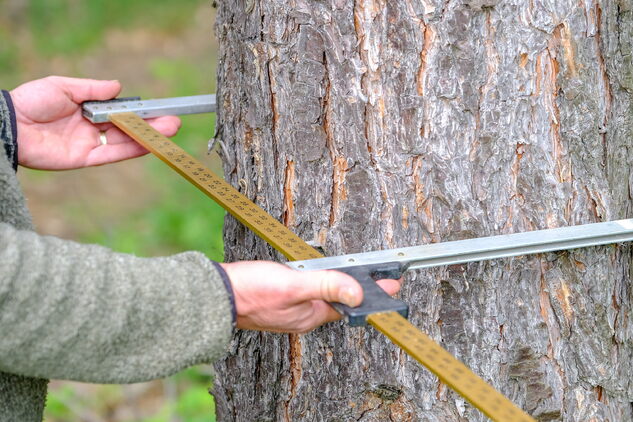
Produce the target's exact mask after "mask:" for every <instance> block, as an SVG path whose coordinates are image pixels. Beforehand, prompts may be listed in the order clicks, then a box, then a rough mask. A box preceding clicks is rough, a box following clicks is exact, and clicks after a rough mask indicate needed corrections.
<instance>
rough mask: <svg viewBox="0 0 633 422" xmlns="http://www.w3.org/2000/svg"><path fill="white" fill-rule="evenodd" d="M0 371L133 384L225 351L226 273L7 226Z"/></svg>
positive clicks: (201, 260)
mask: <svg viewBox="0 0 633 422" xmlns="http://www.w3.org/2000/svg"><path fill="white" fill-rule="evenodd" d="M0 262H1V263H2V264H1V265H0V332H1V334H0V371H4V372H9V373H13V374H18V375H25V376H30V377H39V378H53V379H68V380H76V381H84V382H95V383H130V382H140V381H145V380H150V379H154V378H159V377H164V376H167V375H170V374H172V373H174V372H177V371H179V370H181V369H183V368H186V367H188V366H191V365H195V364H199V363H210V362H212V361H214V360H215V359H217V358H219V357H220V356H221V355H222V354H223V353H224V352H225V350H226V348H227V346H228V342H229V340H230V338H231V334H232V330H233V321H232V319H231V312H232V306H231V298H230V296H229V293H228V292H227V289H226V287H225V285H224V282H223V280H222V277H223V273H222V272H221V271H219V270H218V268H217V267H216V266H215V265H216V264H214V263H213V262H211V261H209V260H208V259H207V258H206V257H205V256H204V255H203V254H200V253H198V252H186V253H182V254H179V255H174V256H170V257H163V258H139V257H135V256H133V255H127V254H122V253H116V252H113V251H111V250H109V249H107V248H104V247H101V246H98V245H86V244H79V243H75V242H72V241H68V240H62V239H59V238H55V237H48V236H40V235H38V234H36V233H34V232H32V231H29V230H18V229H16V228H14V227H13V226H11V225H8V224H4V223H0Z"/></svg>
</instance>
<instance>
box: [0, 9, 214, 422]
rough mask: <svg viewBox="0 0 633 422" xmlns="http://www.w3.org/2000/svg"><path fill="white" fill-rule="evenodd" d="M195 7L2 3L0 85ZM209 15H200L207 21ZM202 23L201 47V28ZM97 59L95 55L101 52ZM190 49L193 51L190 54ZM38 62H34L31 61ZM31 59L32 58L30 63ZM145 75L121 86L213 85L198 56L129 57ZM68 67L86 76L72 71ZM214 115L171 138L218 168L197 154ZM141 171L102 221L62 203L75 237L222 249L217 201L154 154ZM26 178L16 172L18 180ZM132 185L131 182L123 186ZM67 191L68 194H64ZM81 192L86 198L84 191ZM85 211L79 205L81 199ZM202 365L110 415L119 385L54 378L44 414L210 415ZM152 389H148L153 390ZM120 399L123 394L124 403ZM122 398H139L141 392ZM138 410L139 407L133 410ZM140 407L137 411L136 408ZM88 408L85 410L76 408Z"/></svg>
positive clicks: (174, 27) (191, 120) (172, 26)
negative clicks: (108, 220) (139, 184)
mask: <svg viewBox="0 0 633 422" xmlns="http://www.w3.org/2000/svg"><path fill="white" fill-rule="evenodd" d="M200 7H209V8H210V7H211V5H210V2H209V1H208V0H163V1H161V2H156V1H153V0H134V1H129V0H91V1H81V0H28V1H24V2H12V3H10V4H9V5H8V6H7V7H6V8H5V10H4V11H3V14H2V15H0V68H1V69H3V70H2V73H1V74H0V87H2V88H5V89H6V88H11V87H13V86H15V85H17V84H18V83H21V82H24V81H25V79H24V77H25V76H24V75H35V74H39V73H42V72H46V69H47V61H49V60H50V61H51V62H55V63H59V62H62V64H64V63H67V64H68V68H70V69H76V68H77V67H75V63H77V62H81V60H82V59H84V58H87V57H92V56H93V55H95V54H97V53H96V52H97V51H98V50H99V48H100V46H101V45H102V44H103V42H104V39H105V37H106V36H107V34H108V32H109V31H111V30H117V31H127V30H129V31H133V30H135V29H138V28H145V29H148V30H151V31H157V32H159V33H160V34H161V35H162V36H163V38H168V37H172V38H176V39H178V37H179V36H180V35H181V33H182V32H183V31H185V30H187V28H188V27H189V26H190V25H191V22H193V21H194V18H195V13H196V12H197V11H198V10H200ZM210 26H211V23H209V27H210ZM210 32H211V31H209V48H212V46H211V36H210ZM101 59H105V58H101ZM193 59H199V58H197V57H194V58H193ZM38 63H39V65H38ZM38 66H39V68H38ZM139 66H142V67H143V70H144V71H145V72H146V73H149V75H150V76H151V79H152V81H151V83H147V84H146V85H143V84H142V83H141V84H138V85H136V86H132V87H130V86H128V87H127V88H128V92H126V93H125V94H130V95H131V94H135V95H136V94H140V95H143V96H144V97H149V96H152V95H153V94H152V89H153V88H152V87H155V86H156V85H159V86H160V87H161V93H160V95H169V96H172V95H173V96H180V95H195V94H199V93H207V92H209V90H210V89H211V90H213V89H214V86H213V82H212V81H211V80H210V79H211V77H210V76H209V75H211V72H212V69H211V68H210V67H207V66H206V65H203V66H201V65H200V61H199V60H197V61H195V62H194V60H192V61H189V60H187V59H179V60H168V59H165V58H164V57H161V56H156V57H152V58H151V59H150V60H148V61H146V62H143V63H141V64H139ZM72 76H86V77H89V76H91V75H81V74H75V75H72ZM214 119H215V116H214V115H201V116H184V117H183V127H182V129H181V131H180V133H179V134H178V135H177V136H176V137H175V138H174V141H175V142H176V143H178V144H179V145H180V146H182V147H183V148H184V149H185V150H187V152H189V153H190V154H192V155H194V156H196V157H197V158H199V159H200V160H201V161H203V162H205V164H207V165H208V166H209V167H211V168H212V170H214V171H216V173H221V168H220V162H219V160H218V159H217V157H216V156H214V154H207V140H208V139H209V138H210V137H211V136H212V134H213V130H214V129H213V126H214V123H215V121H214ZM141 160H143V163H144V166H143V167H144V169H143V170H142V171H143V176H142V177H143V180H144V182H145V183H146V187H147V190H148V191H150V192H151V193H152V195H151V196H150V197H151V199H149V200H147V202H146V203H144V204H143V206H142V207H140V208H135V209H134V210H133V211H132V212H128V213H126V214H124V215H119V216H118V218H117V222H116V224H114V225H110V226H108V227H107V228H104V227H95V225H94V224H92V225H91V224H85V225H82V224H81V222H82V219H85V218H86V216H85V215H83V214H85V213H82V208H81V206H80V205H78V204H73V203H70V204H67V205H66V206H65V207H64V208H63V210H64V212H65V215H64V219H65V220H67V221H69V222H72V223H70V224H73V226H74V227H80V229H78V230H77V235H76V240H79V241H83V242H92V243H99V244H102V245H105V246H108V247H110V248H112V249H114V250H117V251H120V252H129V253H135V254H138V255H142V256H158V255H165V254H171V253H178V252H182V251H185V250H199V251H202V252H204V253H205V254H206V255H207V256H209V257H210V258H211V259H214V260H218V261H221V260H222V258H223V247H222V235H221V233H222V224H223V216H224V211H223V210H222V209H221V208H220V207H219V206H218V205H216V204H215V203H213V201H211V200H210V199H208V198H207V197H206V196H205V195H204V194H202V193H201V192H199V191H198V190H197V189H196V188H195V187H193V186H191V185H190V184H189V183H187V182H186V181H185V180H184V179H182V178H180V177H179V176H177V174H176V173H175V172H173V171H172V170H171V169H169V168H168V167H167V166H166V165H165V164H163V163H162V162H160V161H159V160H158V159H156V158H154V157H147V158H143V159H141ZM20 172H21V173H22V176H23V177H24V179H23V183H27V184H28V183H33V184H40V183H44V182H45V181H46V180H49V179H53V180H55V177H56V176H55V175H51V174H49V173H42V172H33V171H26V170H24V169H22V170H20ZM24 180H26V182H24ZM129 194H130V195H135V192H130V193H129ZM71 196H72V195H71ZM83 201H84V202H85V201H88V202H89V201H90V198H84V199H83ZM84 211H85V209H84ZM204 371H205V370H204V369H200V368H190V369H188V370H186V371H183V372H182V373H180V374H177V375H175V376H173V377H170V378H168V379H166V380H162V381H157V382H155V383H154V384H153V385H152V387H151V389H150V391H149V392H148V393H147V394H145V395H143V400H149V399H150V398H152V397H153V398H154V399H155V398H156V396H158V397H159V401H160V402H159V404H158V405H156V403H154V404H153V405H152V406H148V407H151V408H152V409H155V411H153V412H152V413H151V414H149V415H147V414H144V415H143V416H142V417H131V418H127V419H126V417H125V416H118V417H115V416H113V415H115V414H119V413H121V412H119V413H117V411H116V410H117V409H120V408H122V407H125V406H126V403H127V402H128V401H129V400H130V399H129V397H127V396H126V394H127V393H126V391H129V390H126V388H127V387H122V386H117V385H102V386H88V385H86V386H82V385H78V384H61V385H56V387H55V388H52V389H51V392H50V394H49V397H48V402H47V407H46V413H45V420H46V421H49V422H58V421H64V422H75V421H80V420H98V421H105V420H108V421H110V420H112V421H115V420H116V421H117V422H128V421H129V422H131V421H135V422H168V421H191V422H197V421H210V420H211V421H213V420H215V419H214V416H213V415H214V402H213V398H212V396H210V395H209V393H208V392H207V389H208V388H209V386H210V385H211V383H212V378H211V376H210V375H209V374H207V373H205V372H204ZM154 390H156V392H154ZM127 405H129V403H128V404H127ZM131 406H132V407H134V406H138V407H143V406H145V405H144V404H143V402H142V401H139V402H138V403H133V404H132V405H131ZM141 413H143V412H141ZM145 413H146V412H145ZM88 414H89V415H91V416H90V418H88V417H86V415H88Z"/></svg>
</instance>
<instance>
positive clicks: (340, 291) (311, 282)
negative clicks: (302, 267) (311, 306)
mask: <svg viewBox="0 0 633 422" xmlns="http://www.w3.org/2000/svg"><path fill="white" fill-rule="evenodd" d="M299 274H301V276H300V278H301V280H298V282H297V283H293V288H295V289H296V290H297V291H296V299H297V300H298V301H307V300H315V299H317V300H325V301H326V302H340V303H344V304H345V305H348V306H358V305H360V304H361V302H362V301H363V289H362V288H361V286H360V284H358V282H357V281H356V280H354V278H352V277H350V276H349V275H347V274H344V273H341V272H338V271H310V272H304V273H299Z"/></svg>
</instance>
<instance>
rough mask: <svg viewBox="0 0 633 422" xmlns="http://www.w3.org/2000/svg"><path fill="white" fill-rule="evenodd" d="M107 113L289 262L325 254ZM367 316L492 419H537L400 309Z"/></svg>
mask: <svg viewBox="0 0 633 422" xmlns="http://www.w3.org/2000/svg"><path fill="white" fill-rule="evenodd" d="M109 117H110V121H111V122H112V123H113V124H114V125H116V126H117V127H118V128H119V129H121V130H122V131H123V132H125V133H126V134H127V135H129V136H130V137H131V138H133V139H134V140H136V141H137V142H138V143H140V144H141V145H143V146H144V147H145V148H147V149H148V150H149V151H151V152H152V153H153V154H154V155H156V156H157V157H158V158H160V159H161V160H162V161H163V162H165V163H166V164H167V165H169V166H170V167H171V168H172V169H174V170H175V171H176V172H178V173H179V174H180V175H181V176H183V177H184V178H185V179H187V180H188V181H189V182H191V183H192V184H193V185H195V186H196V187H197V188H198V189H200V190H201V191H203V192H204V193H205V194H206V195H207V196H209V197H210V198H211V199H213V200H214V201H216V202H217V203H218V204H220V205H221V206H222V207H223V208H224V209H225V210H227V211H228V212H230V213H231V214H232V215H233V216H234V217H235V218H236V219H237V220H239V221H240V222H241V223H242V224H244V225H245V226H247V227H248V228H250V229H251V230H253V231H254V232H255V233H256V234H257V235H258V236H259V237H261V238H262V239H264V240H265V241H267V242H268V243H269V244H270V245H271V246H273V247H274V248H275V249H277V250H278V251H279V252H281V253H282V254H283V255H285V256H286V258H288V259H289V260H290V261H298V260H310V259H315V258H322V257H323V255H321V254H320V253H319V252H318V251H316V250H315V249H314V248H312V247H311V246H309V245H308V244H307V243H305V241H304V240H303V239H301V238H300V237H298V236H297V235H295V234H294V233H292V231H290V229H288V228H287V227H286V226H284V225H283V224H281V223H280V222H279V221H277V220H276V219H274V218H273V217H272V216H271V215H270V214H268V213H267V212H266V211H264V210H263V209H262V208H260V207H259V206H257V205H256V204H254V203H253V202H252V201H251V200H250V199H248V198H247V197H246V196H244V195H243V194H241V193H240V192H238V191H237V190H236V189H235V188H234V187H233V186H231V185H230V184H228V183H227V182H225V181H224V180H222V179H221V178H220V177H218V176H216V175H215V174H214V173H213V172H211V171H210V170H209V169H208V168H207V167H206V166H204V165H203V164H202V163H201V162H200V161H198V160H197V159H195V158H194V157H192V156H191V155H189V154H188V153H186V152H185V151H184V150H183V149H182V148H180V147H179V146H177V145H176V144H174V143H173V142H172V141H171V140H170V139H169V138H167V137H166V136H164V135H162V134H161V133H159V132H158V131H156V130H155V129H154V128H152V127H151V126H150V125H149V124H148V123H147V122H145V120H143V119H142V118H141V117H139V116H138V115H137V114H135V113H117V114H111V115H110V116H109ZM367 321H368V322H369V323H370V324H371V325H373V326H374V327H375V328H376V329H377V330H378V331H380V332H382V333H383V334H385V335H386V336H387V337H388V338H389V339H390V340H391V341H393V342H394V343H395V344H396V345H398V346H400V347H401V348H402V349H403V350H405V351H406V352H407V353H408V354H409V355H411V356H412V357H413V358H414V359H416V360H417V361H418V362H420V363H421V364H422V365H424V366H425V367H426V368H428V369H429V370H430V371H431V372H433V373H434V374H435V375H437V377H438V378H439V379H440V380H441V381H442V382H444V383H445V384H447V385H448V386H449V387H451V388H452V389H453V390H455V391H456V392H457V393H458V394H460V395H462V396H463V397H464V398H466V399H467V400H468V401H469V402H470V403H472V404H473V406H475V407H476V408H478V409H479V410H481V411H482V412H483V413H484V414H485V415H487V416H488V417H490V418H491V419H492V420H494V421H516V422H535V420H534V419H532V418H531V417H530V416H528V415H527V414H526V413H525V412H523V411H522V410H521V409H520V408H518V407H517V406H516V405H514V404H513V403H512V402H511V401H510V400H508V399H507V398H506V397H504V396H503V395H502V394H501V393H499V392H498V391H497V390H495V389H494V388H493V387H492V386H490V385H489V384H487V383H486V382H485V381H484V380H483V379H481V378H480V377H478V376H477V375H476V374H475V373H474V372H472V371H471V370H470V369H469V368H468V367H467V366H465V365H464V364H463V363H461V362H460V361H458V360H457V359H455V358H454V357H453V356H452V355H451V354H450V353H448V352H447V351H446V350H445V349H443V348H442V347H441V346H440V345H438V344H437V343H435V342H434V341H433V340H432V339H431V338H430V337H428V336H427V335H426V334H424V333H423V332H421V331H420V330H419V329H418V328H416V327H415V326H414V325H412V324H411V323H409V322H408V321H407V320H406V319H405V318H404V317H402V316H401V315H400V314H399V313H398V312H383V313H376V314H371V315H369V316H368V317H367Z"/></svg>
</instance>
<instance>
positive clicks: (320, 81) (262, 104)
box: [214, 0, 633, 421]
mask: <svg viewBox="0 0 633 422" xmlns="http://www.w3.org/2000/svg"><path fill="white" fill-rule="evenodd" d="M219 8H220V10H219V15H218V21H217V34H218V37H219V40H220V46H221V52H220V66H219V72H218V76H219V86H220V93H219V94H220V95H219V97H218V98H219V112H218V116H219V132H218V135H219V138H220V139H221V140H222V141H223V143H224V146H225V152H226V155H225V157H224V158H225V163H226V167H225V170H226V177H227V179H228V180H229V181H230V182H231V183H233V184H234V185H235V186H239V187H240V188H241V190H242V191H243V192H245V193H246V194H247V195H248V196H249V197H250V198H252V199H253V200H254V201H256V202H257V203H258V204H260V205H261V206H263V207H264V208H265V209H266V210H268V211H269V212H270V213H271V214H272V215H273V216H275V217H277V218H279V219H281V220H283V222H284V223H285V224H287V225H288V226H289V227H291V228H292V229H293V230H294V231H295V232H296V233H298V234H299V235H300V236H301V237H303V238H304V239H306V240H308V241H311V242H313V243H314V244H315V245H317V246H320V247H321V248H323V250H324V252H325V254H326V255H337V254H341V253H352V252H359V251H367V250H375V249H383V248H392V247H401V246H410V245H417V244H422V243H429V242H439V241H447V240H455V239H462V238H470V237H478V236H488V235H495V234H503V233H514V232H518V231H525V230H534V229H544V228H551V227H558V226H567V225H574V224H582V223H591V222H597V221H606V220H612V219H618V218H625V217H630V216H631V205H632V201H631V197H632V184H631V181H632V179H631V160H630V158H629V156H630V151H629V143H630V139H631V135H632V131H633V115H632V114H631V109H632V106H633V102H632V98H631V92H632V90H633V54H632V52H633V50H632V48H631V47H632V43H633V13H632V11H631V2H630V1H628V0H619V1H618V0H612V1H608V0H558V1H549V0H529V1H528V0H505V1H504V0H355V1H351V0H348V1H346V0H329V1H316V0H294V1H287V0H266V1H263V0H260V1H256V0H240V1H222V2H219ZM225 237H226V243H227V259H228V260H237V259H255V258H256V259H278V258H279V257H278V255H277V254H276V253H273V252H271V250H270V248H269V247H268V246H266V245H265V244H264V243H263V242H262V241H260V240H258V239H256V238H255V237H254V236H253V235H252V234H251V233H248V232H247V231H246V230H245V229H244V228H243V227H241V226H239V225H238V224H237V223H236V222H235V221H234V220H232V219H229V220H228V221H227V224H226V229H225ZM630 259H631V250H630V248H629V247H628V246H608V247H598V248H588V249H581V250H574V251H569V252H563V253H558V254H544V255H538V256H529V257H520V258H514V259H502V260H496V261H494V262H482V263H473V264H469V265H457V266H452V267H448V268H439V269H432V270H426V271H420V272H417V273H416V274H411V275H409V276H408V277H407V278H406V282H405V285H404V288H403V292H402V298H403V299H404V300H406V301H407V302H408V303H409V304H410V306H411V311H412V315H411V318H410V319H411V320H412V322H413V323H414V324H415V325H417V326H418V327H420V328H421V329H422V330H424V331H425V332H427V333H429V334H430V335H431V336H432V337H433V338H435V339H436V340H437V341H439V342H440V343H441V344H442V345H444V347H446V348H447V349H448V350H449V351H451V352H452V353H453V354H454V355H455V356H456V357H458V358H459V359H461V360H462V361H464V362H465V363H466V364H467V365H468V366H469V367H471V368H472V369H473V370H474V371H475V372H476V373H478V374H479V375H481V376H483V378H484V379H486V380H487V381H489V382H490V383H491V384H492V385H493V386H494V387H496V388H497V389H499V390H500V391H501V392H503V393H504V394H505V395H507V396H508V397H509V398H511V399H512V400H513V401H515V402H516V403H517V404H518V405H520V406H521V407H522V408H524V409H525V410H526V411H527V412H529V413H531V414H532V415H534V416H535V417H537V418H539V419H541V420H569V421H577V420H611V421H623V420H632V419H633V408H632V405H631V402H632V401H633V382H632V379H633V370H632V367H633V324H632V323H631V304H632V302H633V294H632V292H631V283H630ZM217 371H218V378H217V384H216V387H215V390H214V394H215V397H216V400H217V407H218V418H219V420H221V421H265V420H270V421H273V420H275V421H276V420H293V421H304V420H305V421H313V420H327V421H347V420H362V421H385V420H390V419H389V418H391V420H397V421H401V420H407V421H408V420H410V421H418V420H420V421H423V420H424V421H452V420H472V421H479V420H485V418H484V417H483V416H482V415H481V414H480V413H479V412H478V411H477V410H476V409H474V408H472V407H471V406H470V405H469V404H468V403H464V401H463V400H462V399H461V397H459V396H458V395H456V394H455V393H453V392H452V391H450V390H448V389H447V388H446V387H445V386H444V385H441V384H439V383H438V381H437V379H436V378H435V377H434V376H432V375H431V374H430V373H429V372H428V371H426V370H425V369H424V368H422V367H420V366H419V365H418V364H417V363H415V362H414V361H412V360H411V359H410V358H409V357H408V356H407V355H406V354H404V353H403V352H402V351H401V350H400V349H398V348H396V347H395V346H393V345H392V344H390V342H389V341H388V340H386V338H385V337H383V336H382V335H380V334H378V333H377V332H375V331H374V330H373V329H371V328H367V329H364V328H361V329H358V328H349V327H346V326H344V325H343V324H330V325H328V326H326V327H323V328H322V329H319V330H317V331H316V332H314V333H311V334H308V335H305V336H284V335H274V334H259V333H249V332H238V333H237V335H236V337H235V341H234V342H233V345H232V349H231V354H230V355H229V356H228V358H227V359H226V360H225V361H223V362H221V363H219V364H218V365H217Z"/></svg>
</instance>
